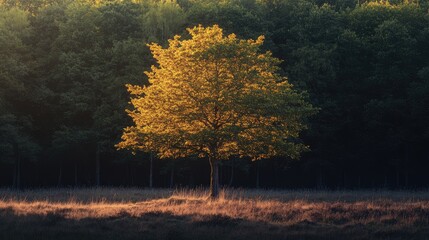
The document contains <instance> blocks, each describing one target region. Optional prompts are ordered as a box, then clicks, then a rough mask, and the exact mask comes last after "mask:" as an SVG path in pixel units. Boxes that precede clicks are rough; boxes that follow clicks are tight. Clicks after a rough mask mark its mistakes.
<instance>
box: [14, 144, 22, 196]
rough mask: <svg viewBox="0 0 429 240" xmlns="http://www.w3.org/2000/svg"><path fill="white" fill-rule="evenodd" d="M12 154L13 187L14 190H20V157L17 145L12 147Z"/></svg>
mask: <svg viewBox="0 0 429 240" xmlns="http://www.w3.org/2000/svg"><path fill="white" fill-rule="evenodd" d="M13 149H14V154H15V166H14V173H13V187H14V188H16V189H20V188H21V156H20V154H19V149H18V145H17V144H14V145H13Z"/></svg>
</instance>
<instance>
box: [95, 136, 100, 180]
mask: <svg viewBox="0 0 429 240" xmlns="http://www.w3.org/2000/svg"><path fill="white" fill-rule="evenodd" d="M95 186H97V187H99V186H100V144H97V150H96V152H95Z"/></svg>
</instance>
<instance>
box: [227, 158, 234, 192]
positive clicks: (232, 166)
mask: <svg viewBox="0 0 429 240" xmlns="http://www.w3.org/2000/svg"><path fill="white" fill-rule="evenodd" d="M233 180H234V158H233V159H232V160H231V177H230V178H229V183H228V187H231V186H232V181H233Z"/></svg>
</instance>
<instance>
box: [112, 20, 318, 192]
mask: <svg viewBox="0 0 429 240" xmlns="http://www.w3.org/2000/svg"><path fill="white" fill-rule="evenodd" d="M187 30H188V32H189V34H190V36H191V38H190V39H189V40H182V39H181V37H180V36H175V37H174V39H171V40H169V45H168V47H167V48H163V47H161V46H160V45H158V44H155V43H152V44H150V45H149V47H150V50H151V52H152V54H153V56H154V58H155V59H156V60H157V63H158V65H157V66H152V69H151V71H150V72H146V74H147V76H148V78H149V83H150V85H149V86H146V87H144V86H132V85H127V87H128V91H129V92H130V94H131V95H132V98H131V104H132V105H133V107H134V109H133V110H129V111H127V112H128V114H129V115H130V116H131V117H132V119H133V121H134V124H135V125H134V126H131V127H128V128H125V129H124V133H123V136H122V142H120V143H119V144H118V145H117V147H118V148H120V149H121V148H126V149H131V150H133V151H137V150H140V151H150V152H155V153H157V155H158V157H159V158H161V159H162V158H180V157H188V156H198V157H200V158H208V160H209V162H210V166H211V175H210V196H211V197H212V198H216V197H218V194H219V183H218V182H219V179H218V165H219V161H221V160H226V159H228V158H229V157H231V156H234V157H236V156H239V157H249V158H251V159H253V160H259V159H262V158H269V157H272V156H288V157H291V158H297V157H299V154H300V153H301V152H302V151H303V150H306V149H307V146H305V145H303V144H301V143H299V142H297V141H295V140H294V139H296V138H297V137H298V135H299V132H300V131H301V130H302V129H304V128H305V124H304V123H303V120H304V118H305V117H307V116H309V115H311V114H313V113H314V112H315V109H314V108H313V107H312V105H311V104H309V103H308V102H306V101H305V96H304V95H303V94H302V93H299V92H297V91H295V90H293V89H292V85H291V84H289V83H288V81H287V79H286V78H284V77H281V76H280V75H279V74H278V73H276V72H277V70H278V69H279V67H278V65H279V63H280V62H281V61H280V60H279V59H277V58H274V57H272V54H271V52H265V53H261V52H260V49H259V48H260V46H261V44H262V43H263V41H264V37H263V36H260V37H258V39H257V40H240V39H237V37H236V36H235V35H234V34H230V35H228V36H224V35H223V33H222V29H221V28H220V27H219V26H217V25H214V26H213V27H207V28H204V27H202V26H198V27H194V28H192V29H187Z"/></svg>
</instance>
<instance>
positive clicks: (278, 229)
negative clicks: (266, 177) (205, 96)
mask: <svg viewBox="0 0 429 240" xmlns="http://www.w3.org/2000/svg"><path fill="white" fill-rule="evenodd" d="M206 196H207V193H206V192H204V191H203V190H180V191H177V190H176V191H170V190H146V189H122V188H101V189H55V190H29V191H13V190H7V189H3V190H0V239H1V240H11V239H23V240H24V239H25V240H27V239H35V240H37V239H49V240H51V239H52V240H53V239H59V240H62V239H70V240H71V239H76V240H79V239H82V240H85V239H103V240H108V239H249V240H251V239H288V240H289V239H291V240H293V239H296V240H298V239H299V240H303V239H333V240H336V239H390V240H394V239H407V240H408V239H410V240H411V239H429V191H421V192H391V191H345V192H342V191H332V192H331V191H268V190H266V191H262V190H259V191H257V190H232V189H231V190H224V191H222V193H221V197H220V199H219V200H216V201H210V200H207V198H206Z"/></svg>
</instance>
